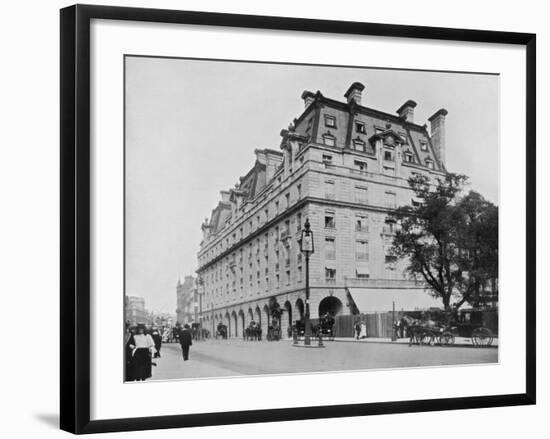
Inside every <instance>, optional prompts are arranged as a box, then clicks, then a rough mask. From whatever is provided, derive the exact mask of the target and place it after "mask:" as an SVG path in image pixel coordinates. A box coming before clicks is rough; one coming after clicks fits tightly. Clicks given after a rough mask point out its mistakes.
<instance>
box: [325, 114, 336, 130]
mask: <svg viewBox="0 0 550 439" xmlns="http://www.w3.org/2000/svg"><path fill="white" fill-rule="evenodd" d="M325 126H326V127H329V128H336V118H335V117H334V116H329V115H328V114H325Z"/></svg>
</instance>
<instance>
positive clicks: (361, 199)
mask: <svg viewBox="0 0 550 439" xmlns="http://www.w3.org/2000/svg"><path fill="white" fill-rule="evenodd" d="M355 202H356V203H361V204H367V202H368V191H367V188H366V187H359V186H356V187H355Z"/></svg>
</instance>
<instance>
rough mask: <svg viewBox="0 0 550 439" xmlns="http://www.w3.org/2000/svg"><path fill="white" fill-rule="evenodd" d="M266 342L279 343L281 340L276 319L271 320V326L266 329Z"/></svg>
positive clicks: (279, 328)
mask: <svg viewBox="0 0 550 439" xmlns="http://www.w3.org/2000/svg"><path fill="white" fill-rule="evenodd" d="M265 338H266V340H267V341H279V340H280V339H281V327H280V325H279V321H278V320H277V319H273V321H272V322H271V325H269V326H268V327H267V334H266V337H265Z"/></svg>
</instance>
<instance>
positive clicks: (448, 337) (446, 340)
mask: <svg viewBox="0 0 550 439" xmlns="http://www.w3.org/2000/svg"><path fill="white" fill-rule="evenodd" d="M439 340H440V343H441V345H442V346H450V345H453V344H454V343H455V336H454V335H453V334H451V333H450V332H444V333H443V334H441V336H440V337H439Z"/></svg>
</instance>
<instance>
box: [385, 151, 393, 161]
mask: <svg viewBox="0 0 550 439" xmlns="http://www.w3.org/2000/svg"><path fill="white" fill-rule="evenodd" d="M393 157H394V155H393V151H388V150H385V151H384V160H385V161H387V162H393Z"/></svg>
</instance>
